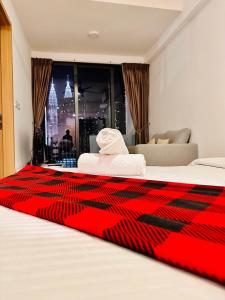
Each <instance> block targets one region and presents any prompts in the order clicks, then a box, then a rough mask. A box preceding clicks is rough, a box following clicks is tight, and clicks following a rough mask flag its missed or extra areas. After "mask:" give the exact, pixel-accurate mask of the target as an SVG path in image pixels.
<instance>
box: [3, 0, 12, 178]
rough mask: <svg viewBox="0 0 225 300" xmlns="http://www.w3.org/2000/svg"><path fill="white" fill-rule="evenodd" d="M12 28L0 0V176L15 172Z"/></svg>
mask: <svg viewBox="0 0 225 300" xmlns="http://www.w3.org/2000/svg"><path fill="white" fill-rule="evenodd" d="M12 68H13V58H12V26H11V23H10V20H9V17H8V15H7V13H6V10H5V8H4V6H3V4H2V1H1V0H0V105H1V109H0V110H1V112H2V134H1V135H2V140H1V141H0V143H1V144H2V153H1V156H2V157H0V159H1V163H0V169H1V170H0V176H2V177H5V176H8V175H11V174H12V173H14V172H15V142H14V103H13V69H12Z"/></svg>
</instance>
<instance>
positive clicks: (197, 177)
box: [0, 166, 225, 300]
mask: <svg viewBox="0 0 225 300" xmlns="http://www.w3.org/2000/svg"><path fill="white" fill-rule="evenodd" d="M59 170H62V169H61V168H60V169H59ZM66 171H68V169H66ZM70 171H77V170H76V169H73V170H70ZM143 177H144V178H148V179H154V180H166V181H174V182H176V181H178V182H187V183H199V184H212V185H223V186H224V185H225V170H224V169H217V168H211V167H204V166H189V167H168V168H163V167H148V168H147V173H146V175H145V176H143ZM12 299H13V300H27V299H29V300H51V299H52V300H53V299H54V300H59V299H60V300H61V299H62V300H70V299H71V300H72V299H73V300H80V299H82V300H89V299H91V300H95V299H96V300H101V299H105V300H106V299H107V300H114V299H117V300H118V299H119V300H120V299H121V300H122V299H123V300H128V299H129V300H134V299H135V300H145V299H146V300H147V299H148V300H149V299H151V300H162V299H167V300H172V299H173V300H178V299H179V300H180V299H182V300H186V299H187V300H190V299H191V300H224V299H225V289H224V288H223V287H222V286H220V285H218V284H216V283H214V282H211V281H209V280H206V279H204V278H200V277H198V276H195V275H193V274H190V273H188V272H185V271H182V270H179V269H175V268H173V267H170V266H168V265H165V264H163V263H160V262H158V261H155V260H153V259H151V258H148V257H145V256H143V255H141V254H137V253H134V252H132V251H129V250H127V249H124V248H121V247H119V246H117V245H114V244H111V243H108V242H105V241H103V240H101V239H97V238H95V237H92V236H89V235H87V234H85V233H82V232H79V231H76V230H73V229H70V228H67V227H64V226H61V225H58V224H54V223H51V222H48V221H45V220H41V219H38V218H35V217H32V216H29V215H25V214H22V213H19V212H16V211H12V210H9V209H7V208H4V207H0V300H12Z"/></svg>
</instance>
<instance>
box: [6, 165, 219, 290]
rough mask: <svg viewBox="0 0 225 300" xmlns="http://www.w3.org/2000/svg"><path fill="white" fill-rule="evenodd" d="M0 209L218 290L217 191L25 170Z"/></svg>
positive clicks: (11, 181) (13, 178)
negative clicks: (136, 255) (206, 281)
mask: <svg viewBox="0 0 225 300" xmlns="http://www.w3.org/2000/svg"><path fill="white" fill-rule="evenodd" d="M0 205H2V206H5V207H8V208H11V209H14V210H17V211H20V212H23V213H27V214H30V215H34V216H36V217H39V218H43V219H46V220H49V221H52V222H56V223H59V224H63V225H66V226H68V227H72V228H75V229H78V230H80V231H84V232H87V233H89V234H92V235H95V236H98V237H100V238H102V239H105V240H108V241H110V242H114V243H116V244H118V245H121V246H124V247H127V248H129V249H132V250H134V251H137V252H140V253H143V254H145V255H148V256H151V257H154V258H156V259H158V260H160V261H163V262H166V263H168V264H172V265H174V266H176V267H180V268H183V269H186V270H189V271H191V272H194V273H197V274H199V275H201V276H204V277H207V278H211V279H213V280H216V281H218V282H220V283H222V284H225V188H224V187H215V186H203V185H193V184H179V183H171V182H162V181H149V180H143V179H128V178H118V177H109V176H94V175H85V174H78V173H70V172H66V173H64V172H58V171H53V170H50V169H43V168H39V167H31V166H26V167H25V168H24V169H22V170H21V171H20V172H18V173H16V174H15V175H12V176H10V177H8V178H5V179H3V180H1V181H0Z"/></svg>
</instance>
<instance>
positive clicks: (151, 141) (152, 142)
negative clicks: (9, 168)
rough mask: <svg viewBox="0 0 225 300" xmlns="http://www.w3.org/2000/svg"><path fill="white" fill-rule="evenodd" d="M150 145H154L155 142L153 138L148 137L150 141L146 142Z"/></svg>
mask: <svg viewBox="0 0 225 300" xmlns="http://www.w3.org/2000/svg"><path fill="white" fill-rule="evenodd" d="M148 143H149V144H150V145H154V144H156V142H155V138H152V139H150V141H149V142H148Z"/></svg>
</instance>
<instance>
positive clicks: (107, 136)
mask: <svg viewBox="0 0 225 300" xmlns="http://www.w3.org/2000/svg"><path fill="white" fill-rule="evenodd" d="M96 142H97V144H98V145H99V147H100V151H99V153H100V154H128V153H129V152H128V149H127V147H126V145H125V142H124V139H123V136H122V134H121V132H120V131H119V130H117V129H112V128H104V129H102V130H101V131H100V132H99V133H98V135H97V137H96Z"/></svg>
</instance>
